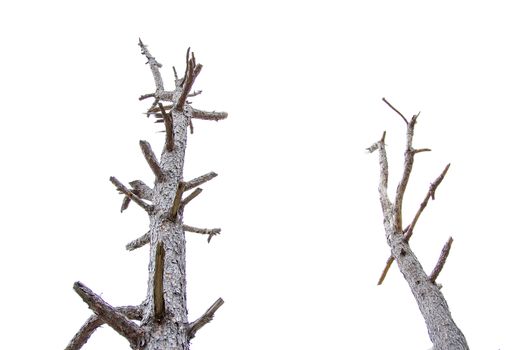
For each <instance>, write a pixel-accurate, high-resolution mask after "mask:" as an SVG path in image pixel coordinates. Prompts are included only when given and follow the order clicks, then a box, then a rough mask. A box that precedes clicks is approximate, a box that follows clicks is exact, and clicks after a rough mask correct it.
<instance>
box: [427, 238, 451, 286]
mask: <svg viewBox="0 0 525 350" xmlns="http://www.w3.org/2000/svg"><path fill="white" fill-rule="evenodd" d="M453 241H454V240H453V239H452V237H449V239H448V241H447V243H445V245H444V246H443V249H442V250H441V255H440V256H439V259H438V262H437V264H436V267H434V270H432V273H431V274H430V276H429V277H428V279H429V280H430V282H432V283H436V279H437V278H438V276H439V273H440V272H441V270H443V266H445V263H446V262H447V257H448V254H449V253H450V247H451V246H452V242H453Z"/></svg>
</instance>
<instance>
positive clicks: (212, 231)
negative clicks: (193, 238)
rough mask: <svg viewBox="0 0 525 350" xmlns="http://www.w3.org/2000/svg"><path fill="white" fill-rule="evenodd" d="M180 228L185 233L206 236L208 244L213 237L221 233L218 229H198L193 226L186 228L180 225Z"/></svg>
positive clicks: (186, 226)
mask: <svg viewBox="0 0 525 350" xmlns="http://www.w3.org/2000/svg"><path fill="white" fill-rule="evenodd" d="M182 228H183V229H184V231H186V232H194V233H200V234H202V235H208V243H210V241H211V238H212V237H213V236H215V235H218V234H220V233H221V229H220V228H212V229H209V228H198V227H193V226H188V225H182Z"/></svg>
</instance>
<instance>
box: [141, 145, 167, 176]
mask: <svg viewBox="0 0 525 350" xmlns="http://www.w3.org/2000/svg"><path fill="white" fill-rule="evenodd" d="M139 144H140V149H141V150H142V154H144V158H146V162H148V165H149V167H150V168H151V170H152V171H153V173H154V174H155V178H156V180H157V181H162V180H163V179H164V172H163V171H162V168H161V167H160V164H159V161H158V160H157V157H156V156H155V153H154V152H153V150H152V149H151V145H150V144H149V142H148V141H144V140H140V142H139Z"/></svg>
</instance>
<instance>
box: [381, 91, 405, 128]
mask: <svg viewBox="0 0 525 350" xmlns="http://www.w3.org/2000/svg"><path fill="white" fill-rule="evenodd" d="M383 102H384V103H386V104H387V105H388V107H390V108H392V109H393V110H394V112H396V113H397V114H399V115H400V116H401V118H403V120H404V121H405V123H406V124H407V125H408V120H407V118H405V116H404V115H403V114H402V113H401V112H400V111H398V110H397V109H396V108H395V107H394V106H392V105H391V104H390V102H388V101H387V100H386V98H384V97H383Z"/></svg>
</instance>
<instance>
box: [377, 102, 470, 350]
mask: <svg viewBox="0 0 525 350" xmlns="http://www.w3.org/2000/svg"><path fill="white" fill-rule="evenodd" d="M383 100H384V102H386V103H387V104H388V105H389V106H390V107H391V108H392V109H393V110H394V111H395V112H396V113H398V114H399V115H400V116H401V117H402V119H403V120H404V122H405V123H406V125H407V133H406V138H407V141H406V149H405V164H404V169H403V174H402V177H401V180H400V182H399V184H398V187H397V191H396V195H395V200H394V203H392V202H391V201H390V199H389V197H388V160H387V155H386V150H385V135H386V133H383V137H382V138H381V140H379V141H378V142H376V143H374V144H373V145H372V146H371V147H369V148H368V151H369V152H374V151H376V150H378V151H379V165H380V175H379V177H380V180H379V197H380V201H381V207H382V210H383V224H384V228H385V233H386V239H387V243H388V245H389V247H390V251H391V258H389V260H388V261H387V266H386V267H385V270H384V271H383V274H382V276H381V278H380V280H379V283H378V284H381V283H382V282H383V280H384V278H385V275H386V273H387V271H388V268H389V267H390V264H391V263H392V261H393V260H394V259H395V261H396V262H397V265H398V267H399V270H400V271H401V273H402V274H403V276H404V278H405V280H406V281H407V283H408V285H409V287H410V290H411V291H412V294H413V295H414V298H415V299H416V302H417V305H418V307H419V310H420V312H421V315H422V316H423V318H424V319H425V323H426V326H427V330H428V334H429V336H430V340H431V341H432V344H433V349H435V350H467V349H468V345H467V341H466V339H465V336H464V335H463V333H462V332H461V330H460V329H459V328H458V326H457V325H456V323H455V322H454V320H453V319H452V316H451V314H450V310H449V308H448V305H447V302H446V300H445V297H444V296H443V293H441V290H440V287H439V285H437V284H436V283H435V280H436V278H437V275H438V274H439V272H440V271H441V269H442V267H443V265H444V263H445V260H446V257H447V256H448V252H449V250H450V245H451V243H452V239H449V241H448V242H447V244H446V245H445V248H444V249H443V251H442V254H441V257H440V259H439V261H438V264H437V266H436V268H435V269H434V271H433V273H432V274H431V277H429V276H428V275H427V274H426V273H425V271H424V269H423V267H422V266H421V264H420V263H419V261H418V259H417V257H416V255H415V254H414V252H413V251H412V249H410V245H409V243H408V241H409V239H410V237H411V235H412V233H413V230H414V226H415V224H416V223H417V220H418V218H419V216H420V215H421V213H422V211H423V210H424V208H425V207H426V205H427V203H428V200H429V198H432V199H433V198H434V194H435V190H436V188H437V186H439V184H440V183H441V181H442V180H443V178H444V176H445V174H446V172H447V170H448V167H449V166H448V165H447V167H446V168H445V170H444V171H443V172H442V174H441V175H440V176H439V177H438V178H437V179H436V181H435V182H434V183H432V184H431V186H430V189H429V191H428V194H427V196H426V198H425V200H424V201H423V203H422V204H421V206H420V209H419V210H418V212H417V213H416V215H415V217H414V219H413V220H412V221H411V223H410V225H408V226H407V227H406V228H405V229H403V221H402V206H403V198H404V195H405V190H406V187H407V184H408V180H409V178H410V173H411V171H412V165H413V163H414V155H415V154H416V153H420V152H425V151H430V150H429V149H414V148H413V147H412V139H413V136H414V127H415V125H416V121H417V118H418V116H419V114H418V115H415V116H413V117H412V119H411V120H410V121H408V120H407V119H406V118H405V117H404V116H403V115H402V114H401V113H400V112H399V111H398V110H397V109H395V108H394V107H393V106H392V105H391V104H390V103H388V101H386V100H385V99H383Z"/></svg>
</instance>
